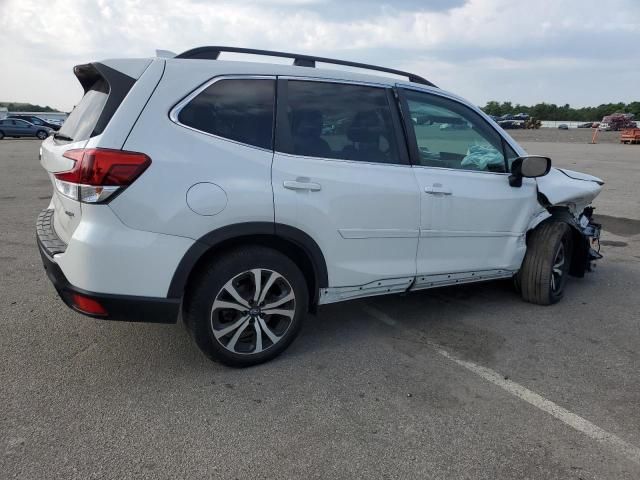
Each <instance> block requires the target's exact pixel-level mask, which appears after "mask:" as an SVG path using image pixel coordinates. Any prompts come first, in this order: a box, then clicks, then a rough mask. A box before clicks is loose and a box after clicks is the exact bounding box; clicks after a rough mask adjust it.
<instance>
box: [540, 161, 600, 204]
mask: <svg viewBox="0 0 640 480" xmlns="http://www.w3.org/2000/svg"><path fill="white" fill-rule="evenodd" d="M536 182H537V184H538V191H539V192H540V193H542V194H543V195H544V196H545V197H546V198H547V200H548V201H549V203H550V205H551V206H571V205H573V206H574V211H575V212H581V211H582V209H583V208H584V207H586V206H587V205H589V204H590V203H591V202H592V201H593V199H594V198H596V197H597V196H598V194H599V193H600V191H601V190H602V186H603V185H604V182H603V181H602V180H601V179H599V178H598V177H594V176H591V175H587V174H585V173H580V172H574V171H572V170H566V169H560V168H552V169H551V170H550V171H549V173H548V174H547V175H545V176H544V177H539V178H537V179H536Z"/></svg>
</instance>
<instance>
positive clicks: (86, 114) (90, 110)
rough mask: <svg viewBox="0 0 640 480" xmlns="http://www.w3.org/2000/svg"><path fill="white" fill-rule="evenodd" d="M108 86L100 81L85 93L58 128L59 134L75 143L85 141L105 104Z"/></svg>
mask: <svg viewBox="0 0 640 480" xmlns="http://www.w3.org/2000/svg"><path fill="white" fill-rule="evenodd" d="M108 96H109V86H108V85H107V83H106V82H105V81H104V80H102V79H100V80H98V81H96V82H95V83H94V84H93V86H92V87H91V89H89V90H88V91H87V93H85V94H84V96H83V97H82V100H80V103H78V105H76V106H75V108H74V109H73V111H72V112H71V114H70V115H69V116H68V117H67V119H66V120H65V122H64V124H63V125H62V127H61V128H60V131H59V134H60V135H65V136H67V137H70V138H72V139H73V140H75V141H78V140H87V139H88V138H89V137H91V134H92V133H93V129H94V128H95V126H96V123H97V122H98V118H100V114H101V113H102V109H103V108H104V105H105V103H107V97H108Z"/></svg>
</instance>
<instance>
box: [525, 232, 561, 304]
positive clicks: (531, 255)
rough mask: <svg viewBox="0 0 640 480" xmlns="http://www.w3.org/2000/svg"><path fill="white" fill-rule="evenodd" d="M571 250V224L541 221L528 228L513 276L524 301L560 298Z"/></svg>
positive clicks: (545, 300)
mask: <svg viewBox="0 0 640 480" xmlns="http://www.w3.org/2000/svg"><path fill="white" fill-rule="evenodd" d="M572 250H573V248H572V236H571V227H569V225H567V224H566V223H562V222H548V223H544V224H542V225H541V226H539V227H538V228H536V229H535V230H534V231H533V232H532V234H531V237H530V238H529V242H528V246H527V253H526V255H525V257H524V261H523V262H522V268H521V269H520V271H519V272H518V274H517V277H516V285H518V286H519V289H520V292H521V294H522V298H523V299H524V300H525V301H527V302H530V303H536V304H538V305H551V304H553V303H556V302H558V301H560V299H561V298H562V297H563V295H564V288H565V285H566V282H567V277H568V276H569V267H570V265H571V253H572Z"/></svg>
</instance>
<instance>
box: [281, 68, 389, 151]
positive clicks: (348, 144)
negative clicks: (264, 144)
mask: <svg viewBox="0 0 640 480" xmlns="http://www.w3.org/2000/svg"><path fill="white" fill-rule="evenodd" d="M287 96H288V105H287V112H286V115H287V120H288V122H287V123H288V131H287V132H284V134H283V132H280V133H279V135H280V137H281V138H284V142H283V143H284V145H282V146H280V145H279V147H278V148H279V149H281V150H283V151H285V152H286V153H292V154H294V155H303V156H309V157H321V158H337V159H343V160H357V161H364V162H376V163H401V160H400V155H399V149H398V140H397V138H396V136H395V130H394V128H393V121H392V116H391V110H390V106H389V101H388V100H387V92H386V90H385V89H384V88H376V87H367V86H362V85H348V84H339V83H328V82H315V81H300V80H289V82H288V85H287Z"/></svg>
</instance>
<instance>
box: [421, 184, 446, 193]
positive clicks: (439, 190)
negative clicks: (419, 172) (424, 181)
mask: <svg viewBox="0 0 640 480" xmlns="http://www.w3.org/2000/svg"><path fill="white" fill-rule="evenodd" d="M424 191H425V193H429V194H431V195H451V190H450V189H448V188H445V187H443V186H442V185H432V186H430V187H425V188H424Z"/></svg>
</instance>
